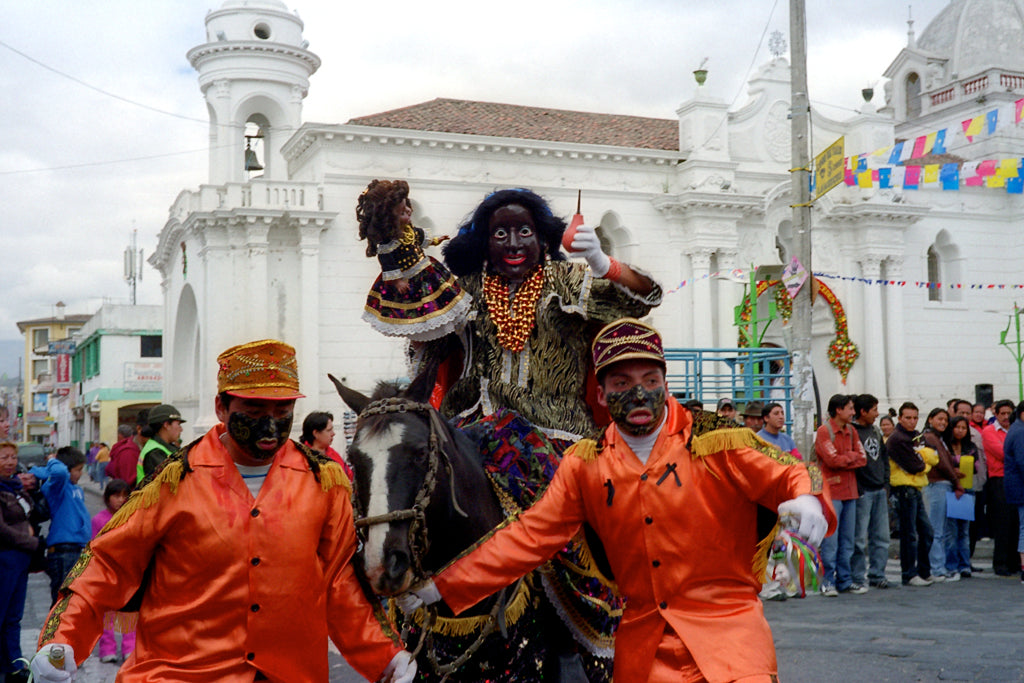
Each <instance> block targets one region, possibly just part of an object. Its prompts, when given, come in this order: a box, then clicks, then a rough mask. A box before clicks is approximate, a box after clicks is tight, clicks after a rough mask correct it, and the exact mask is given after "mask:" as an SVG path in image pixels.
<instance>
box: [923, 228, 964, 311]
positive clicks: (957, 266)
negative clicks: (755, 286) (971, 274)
mask: <svg viewBox="0 0 1024 683" xmlns="http://www.w3.org/2000/svg"><path fill="white" fill-rule="evenodd" d="M926 258H927V262H928V268H927V270H928V282H932V283H938V284H940V285H941V286H939V287H929V288H928V301H938V302H954V301H960V300H961V291H962V290H961V289H960V288H959V287H957V285H958V284H960V282H961V281H962V275H963V270H962V265H963V259H962V258H961V257H960V248H959V247H957V246H956V244H954V243H953V240H952V238H951V237H950V235H949V233H948V232H946V231H945V230H940V231H939V234H938V235H936V236H935V241H934V242H932V244H931V245H930V246H929V247H928V251H927V254H926Z"/></svg>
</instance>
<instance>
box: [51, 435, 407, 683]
mask: <svg viewBox="0 0 1024 683" xmlns="http://www.w3.org/2000/svg"><path fill="white" fill-rule="evenodd" d="M224 432H225V427H224V425H218V426H216V427H214V428H213V429H211V430H210V431H209V432H208V433H207V434H206V435H205V436H204V437H202V438H201V439H200V440H198V441H196V442H194V443H193V444H191V445H190V446H188V447H187V448H186V449H183V450H181V451H179V452H178V453H177V454H175V455H173V456H171V457H170V458H168V459H167V460H166V461H164V463H163V464H162V465H161V467H160V469H158V470H157V471H156V472H154V473H153V474H152V475H150V477H149V479H148V480H147V482H146V483H144V485H142V486H141V487H140V489H139V490H136V491H135V492H134V493H133V494H132V496H131V498H129V500H128V502H127V503H125V505H124V506H123V507H122V508H121V509H120V510H119V511H118V512H117V514H116V515H115V516H114V517H113V519H111V521H110V522H109V523H108V524H107V526H106V527H105V528H104V529H103V531H102V532H100V535H99V536H97V537H96V538H95V539H94V540H93V541H92V543H91V544H90V546H89V547H88V548H86V550H85V552H84V553H83V555H82V558H81V559H80V560H79V562H78V564H77V565H75V567H74V569H73V570H72V571H71V573H70V574H69V576H68V578H67V580H66V581H65V583H64V586H63V588H62V589H61V593H60V596H59V599H58V602H57V604H56V605H55V606H54V608H53V610H52V611H51V613H50V616H49V618H48V619H47V621H46V624H45V625H44V627H43V630H42V633H41V634H40V638H39V643H40V645H43V644H45V643H48V642H50V641H55V642H59V643H67V644H70V645H71V646H72V647H73V648H74V651H75V654H76V657H77V658H78V659H79V661H81V660H84V659H85V658H86V657H87V656H88V655H89V653H90V652H92V649H93V647H95V645H96V641H97V640H98V639H99V636H100V633H101V631H102V629H103V615H104V613H106V612H108V611H113V610H119V609H121V608H122V607H124V606H125V605H126V604H128V603H129V602H137V603H138V607H137V609H138V626H139V628H138V639H137V643H136V648H135V651H134V652H133V653H132V655H131V656H130V657H129V658H128V660H127V661H126V662H125V663H124V665H123V667H122V668H121V671H120V673H119V674H118V681H123V682H124V683H132V682H134V681H139V682H141V681H154V680H182V681H183V680H209V681H224V682H237V683H242V682H243V681H245V682H246V683H250V682H251V681H252V680H253V678H254V676H255V675H256V674H257V672H261V674H262V676H263V677H265V679H266V680H270V681H281V682H284V681H297V680H301V681H326V680H327V679H328V661H327V637H328V635H330V637H331V639H332V640H334V642H335V643H337V645H338V646H339V647H340V648H341V649H342V651H344V652H345V656H346V658H347V659H348V661H349V662H351V663H352V665H353V666H354V667H355V668H356V669H357V670H358V671H359V672H360V673H361V674H362V675H363V676H365V677H366V678H368V679H370V680H376V679H377V678H378V677H379V676H380V674H381V672H382V671H383V670H384V668H385V666H386V665H387V664H388V663H389V662H390V661H391V659H392V657H394V656H395V654H396V653H397V652H398V651H399V648H398V647H397V646H396V645H395V644H394V643H393V642H392V641H391V640H389V638H388V637H386V636H385V634H384V633H383V632H382V630H381V627H380V626H379V625H378V623H377V621H376V619H375V618H374V616H373V612H372V607H371V605H370V604H369V603H368V602H367V600H366V599H365V597H364V596H363V593H362V591H361V589H360V587H359V585H358V583H357V580H356V576H355V573H354V571H353V569H352V565H351V563H350V560H351V558H352V555H353V554H354V553H355V550H356V537H355V533H354V527H353V521H352V505H351V502H350V501H349V495H350V491H351V485H350V483H349V481H348V478H347V477H346V476H345V474H344V472H343V471H342V470H341V468H340V467H339V466H338V465H337V464H336V463H334V462H331V461H329V460H328V459H326V458H324V457H322V456H319V455H317V454H315V453H313V452H312V451H310V450H309V449H307V448H305V447H304V446H301V445H300V444H297V443H295V442H292V441H289V442H287V443H286V444H285V446H284V447H283V448H282V450H281V451H280V452H279V453H278V454H277V455H276V456H275V458H274V462H273V465H272V466H271V468H270V471H269V472H268V473H267V476H266V480H265V482H264V484H263V486H262V488H261V489H260V492H259V495H258V496H257V497H256V498H255V499H253V496H252V494H251V493H250V491H249V489H248V487H247V486H246V483H245V481H244V480H243V479H242V475H241V474H240V473H239V471H238V468H237V467H236V466H235V465H234V463H233V462H232V460H231V457H230V455H229V454H228V452H227V450H226V449H225V447H224V446H223V444H222V443H221V435H222V434H224ZM134 594H137V598H141V601H139V600H134V601H132V600H130V599H131V598H132V597H133V595H134ZM318 614H319V615H321V616H320V617H319V618H317V617H316V616H315V615H318ZM324 615H326V618H324ZM261 680H262V679H261Z"/></svg>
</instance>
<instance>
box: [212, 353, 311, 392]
mask: <svg viewBox="0 0 1024 683" xmlns="http://www.w3.org/2000/svg"><path fill="white" fill-rule="evenodd" d="M217 366H218V367H219V370H218V372H217V392H218V393H224V392H227V393H229V394H231V395H232V396H238V397H239V398H269V399H274V400H279V401H284V400H288V399H296V398H305V397H304V396H303V395H302V394H300V393H299V365H298V363H297V362H296V361H295V349H293V348H292V347H291V346H289V345H288V344H285V343H284V342H279V341H276V340H274V339H262V340H260V341H254V342H249V343H248V344H240V345H239V346H232V347H231V348H230V349H228V350H227V351H225V352H224V353H222V354H220V355H219V356H217Z"/></svg>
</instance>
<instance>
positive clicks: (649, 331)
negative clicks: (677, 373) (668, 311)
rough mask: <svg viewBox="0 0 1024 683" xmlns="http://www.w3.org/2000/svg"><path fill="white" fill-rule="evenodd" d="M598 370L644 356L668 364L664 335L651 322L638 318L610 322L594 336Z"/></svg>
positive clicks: (595, 360) (595, 361)
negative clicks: (663, 340) (663, 341)
mask: <svg viewBox="0 0 1024 683" xmlns="http://www.w3.org/2000/svg"><path fill="white" fill-rule="evenodd" d="M591 350H592V351H593V353H594V371H595V372H599V371H600V370H601V369H602V368H604V367H606V366H608V365H611V364H612V363H617V362H619V361H620V360H629V359H632V358H643V359H647V360H653V361H657V362H658V363H660V364H661V366H662V367H665V352H664V351H663V349H662V344H661V335H660V334H658V331H657V330H655V329H654V328H653V327H651V326H650V325H648V324H647V323H643V322H640V321H639V320H637V319H636V318H620V319H619V320H616V321H615V322H612V323H608V324H607V325H605V326H604V327H603V328H601V331H600V332H598V333H597V335H596V336H595V337H594V343H593V344H592V345H591Z"/></svg>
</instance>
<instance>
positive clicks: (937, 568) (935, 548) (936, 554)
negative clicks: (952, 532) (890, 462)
mask: <svg viewBox="0 0 1024 683" xmlns="http://www.w3.org/2000/svg"><path fill="white" fill-rule="evenodd" d="M952 490H953V484H951V483H950V482H948V481H936V482H932V483H930V484H928V485H927V486H925V487H924V491H923V492H922V493H923V494H924V504H925V507H926V508H927V509H928V521H929V522H930V523H931V525H932V533H933V534H934V536H933V538H932V545H931V549H930V550H929V551H928V564H930V565H931V568H932V574H933V575H937V576H945V575H946V494H947V493H949V492H951V491H952Z"/></svg>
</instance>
